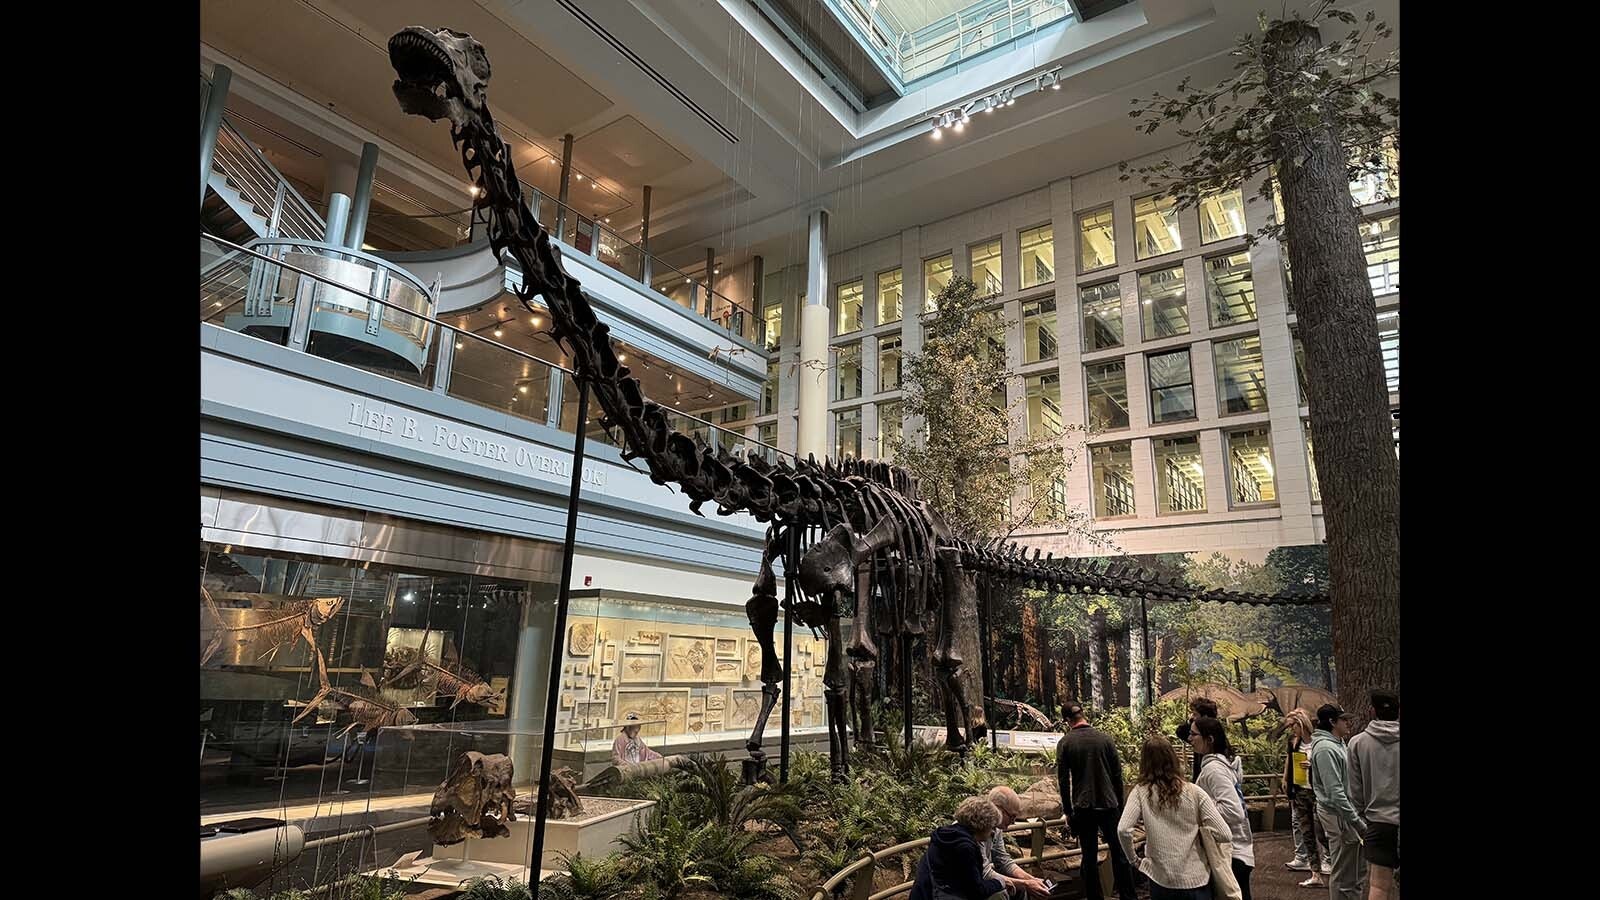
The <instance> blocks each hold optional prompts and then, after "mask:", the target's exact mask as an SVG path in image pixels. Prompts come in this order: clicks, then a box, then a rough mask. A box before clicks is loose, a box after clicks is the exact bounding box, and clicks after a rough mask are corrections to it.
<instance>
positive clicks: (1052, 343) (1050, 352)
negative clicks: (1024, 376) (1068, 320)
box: [1022, 298, 1056, 363]
mask: <svg viewBox="0 0 1600 900" xmlns="http://www.w3.org/2000/svg"><path fill="white" fill-rule="evenodd" d="M1055 358H1056V301H1055V299H1054V298H1051V299H1049V300H1036V301H1034V302H1033V303H1025V304H1023V305H1022V361H1023V362H1025V363H1035V362H1039V361H1040V360H1043V359H1055Z"/></svg>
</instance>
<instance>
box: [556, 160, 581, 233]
mask: <svg viewBox="0 0 1600 900" xmlns="http://www.w3.org/2000/svg"><path fill="white" fill-rule="evenodd" d="M571 186H572V135H570V134H568V135H564V136H562V138H561V193H560V195H559V196H557V197H556V199H557V200H558V201H560V205H559V206H557V207H556V240H558V241H564V240H566V239H567V189H568V188H570V187H571ZM573 224H574V225H576V224H577V223H576V222H574V223H573Z"/></svg>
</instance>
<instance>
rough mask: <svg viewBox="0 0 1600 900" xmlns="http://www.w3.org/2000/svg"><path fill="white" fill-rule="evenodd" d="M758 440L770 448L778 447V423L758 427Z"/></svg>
mask: <svg viewBox="0 0 1600 900" xmlns="http://www.w3.org/2000/svg"><path fill="white" fill-rule="evenodd" d="M756 440H758V441H760V442H761V443H763V444H766V445H767V446H768V447H776V446H778V423H777V422H768V423H767V424H765V425H757V426H756Z"/></svg>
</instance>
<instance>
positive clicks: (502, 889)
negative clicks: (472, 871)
mask: <svg viewBox="0 0 1600 900" xmlns="http://www.w3.org/2000/svg"><path fill="white" fill-rule="evenodd" d="M560 881H561V879H551V880H550V881H547V882H545V883H544V884H541V885H540V886H539V889H540V891H541V892H543V891H549V892H550V893H551V894H552V895H554V896H556V897H562V898H566V897H572V898H576V897H583V896H591V895H585V894H571V893H564V886H563V885H561V884H559V883H558V882H560ZM606 896H612V895H606ZM532 897H533V892H532V891H531V890H530V889H529V888H528V885H527V884H525V883H524V882H523V881H521V880H520V879H517V878H513V879H511V880H510V881H502V880H501V878H500V876H498V875H486V876H484V877H482V878H474V879H472V880H471V881H469V882H467V885H466V888H465V889H464V890H463V891H462V892H461V900H531V898H532Z"/></svg>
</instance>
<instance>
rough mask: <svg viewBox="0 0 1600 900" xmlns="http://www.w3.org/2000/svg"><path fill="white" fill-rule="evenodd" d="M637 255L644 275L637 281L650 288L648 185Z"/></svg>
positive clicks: (640, 223) (645, 188) (648, 186)
mask: <svg viewBox="0 0 1600 900" xmlns="http://www.w3.org/2000/svg"><path fill="white" fill-rule="evenodd" d="M639 253H640V255H641V256H643V257H644V275H643V276H642V277H641V278H640V279H639V280H641V281H643V282H644V283H645V286H646V287H649V286H650V275H651V270H652V269H653V268H654V266H652V265H650V185H648V184H647V185H645V186H644V218H643V219H641V220H640V222H639Z"/></svg>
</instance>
